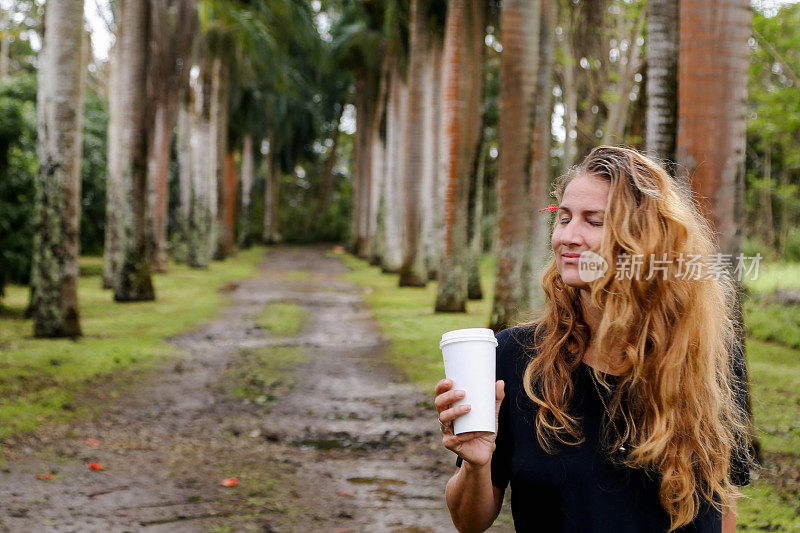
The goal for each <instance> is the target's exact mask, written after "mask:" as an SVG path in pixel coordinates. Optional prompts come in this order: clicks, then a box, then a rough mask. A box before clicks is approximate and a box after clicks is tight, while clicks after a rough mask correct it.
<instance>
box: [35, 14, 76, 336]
mask: <svg viewBox="0 0 800 533" xmlns="http://www.w3.org/2000/svg"><path fill="white" fill-rule="evenodd" d="M45 21H46V25H45V27H46V32H45V34H44V46H43V48H42V52H41V54H40V56H39V61H40V68H39V87H38V94H37V110H38V115H39V117H38V118H39V120H38V122H39V124H38V146H37V152H38V156H39V174H38V175H37V179H36V198H35V218H36V226H35V232H34V242H33V261H32V269H31V295H32V298H31V308H32V311H33V334H34V336H36V337H78V336H80V335H81V327H80V318H79V313H78V255H79V253H80V250H79V247H80V238H79V230H80V199H81V181H80V180H81V178H80V177H81V157H82V141H81V139H82V133H83V129H82V128H83V95H84V87H85V75H84V71H85V69H86V60H87V56H88V50H87V47H86V46H84V42H83V41H84V32H83V2H81V1H79V0H71V1H67V0H64V1H62V2H54V3H50V4H48V5H47V8H46V13H45Z"/></svg>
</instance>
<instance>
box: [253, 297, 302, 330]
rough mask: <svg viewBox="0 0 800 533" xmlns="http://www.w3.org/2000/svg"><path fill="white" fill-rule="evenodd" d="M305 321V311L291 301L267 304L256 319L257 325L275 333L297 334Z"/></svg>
mask: <svg viewBox="0 0 800 533" xmlns="http://www.w3.org/2000/svg"><path fill="white" fill-rule="evenodd" d="M304 323H305V312H304V311H303V309H302V308H301V307H300V306H299V305H297V304H294V303H291V302H274V303H270V304H267V305H266V306H265V307H264V310H263V311H262V312H261V314H260V315H259V316H258V317H257V318H256V320H255V324H256V326H258V327H260V328H264V329H266V330H268V331H269V332H270V333H272V334H273V335H295V334H297V333H298V332H299V331H300V330H301V329H302V327H303V324H304Z"/></svg>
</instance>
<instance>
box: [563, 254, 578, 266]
mask: <svg viewBox="0 0 800 533" xmlns="http://www.w3.org/2000/svg"><path fill="white" fill-rule="evenodd" d="M580 257H581V254H577V253H572V252H569V253H564V254H561V260H562V261H563V262H564V264H565V265H577V264H578V259H580Z"/></svg>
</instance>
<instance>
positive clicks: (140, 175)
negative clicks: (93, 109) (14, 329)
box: [114, 0, 155, 301]
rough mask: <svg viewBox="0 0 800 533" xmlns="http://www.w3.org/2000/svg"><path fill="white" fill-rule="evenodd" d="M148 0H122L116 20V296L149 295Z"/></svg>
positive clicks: (130, 298) (124, 298) (152, 296)
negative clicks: (119, 197) (119, 194)
mask: <svg viewBox="0 0 800 533" xmlns="http://www.w3.org/2000/svg"><path fill="white" fill-rule="evenodd" d="M148 9H149V3H148V2H141V1H138V0H125V1H123V3H122V9H121V17H120V18H121V22H120V32H121V36H120V55H119V58H120V62H121V67H120V78H121V79H120V85H121V91H120V100H121V102H120V106H121V108H122V111H121V115H122V117H123V120H124V126H125V130H124V133H123V141H122V146H121V148H120V151H121V153H120V158H121V163H120V165H121V168H122V180H123V181H122V183H123V185H122V189H123V194H124V196H123V202H122V205H123V214H122V233H121V235H120V240H121V245H120V252H121V254H120V262H119V268H118V270H117V273H116V274H117V276H116V279H115V280H114V299H115V300H117V301H140V300H154V299H155V291H154V289H153V282H152V279H151V277H150V253H149V242H148V239H147V229H146V228H147V191H148V188H147V150H148V143H147V138H148V131H147V125H148V123H149V120H148V119H149V116H150V115H149V113H148V104H147V48H148V47H147V43H148V20H149V17H148Z"/></svg>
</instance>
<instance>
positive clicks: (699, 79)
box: [677, 0, 752, 254]
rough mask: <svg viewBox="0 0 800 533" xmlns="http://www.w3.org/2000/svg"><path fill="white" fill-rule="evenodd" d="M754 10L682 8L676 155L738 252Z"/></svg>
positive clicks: (691, 0) (742, 3) (725, 245)
mask: <svg viewBox="0 0 800 533" xmlns="http://www.w3.org/2000/svg"><path fill="white" fill-rule="evenodd" d="M751 19H752V12H751V11H750V4H749V3H748V2H747V1H746V0H738V1H736V2H723V1H721V0H710V1H703V2H700V1H698V0H684V1H683V2H682V4H681V13H680V55H679V57H680V59H679V63H678V69H679V75H678V76H679V78H678V79H679V85H678V102H679V103H678V124H679V127H678V137H677V156H678V162H679V164H680V165H681V167H682V168H683V169H685V172H687V173H688V175H689V176H691V178H692V180H691V183H692V188H693V189H694V190H695V192H696V193H697V194H698V195H699V197H700V198H701V205H702V207H703V209H704V210H705V212H706V214H707V215H708V216H709V218H710V220H711V221H712V223H713V227H714V229H715V230H716V232H717V233H718V234H719V248H720V250H722V251H723V252H724V253H732V254H738V253H739V252H740V251H741V242H742V219H743V216H742V214H743V208H744V205H743V203H744V196H743V195H744V162H745V114H746V112H747V69H748V63H749V48H748V45H747V40H748V38H749V37H750V23H751Z"/></svg>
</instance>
